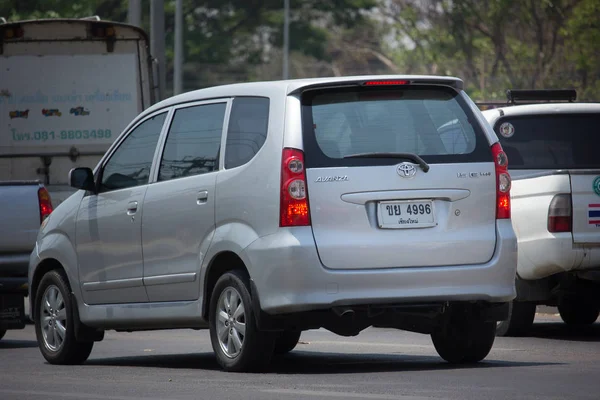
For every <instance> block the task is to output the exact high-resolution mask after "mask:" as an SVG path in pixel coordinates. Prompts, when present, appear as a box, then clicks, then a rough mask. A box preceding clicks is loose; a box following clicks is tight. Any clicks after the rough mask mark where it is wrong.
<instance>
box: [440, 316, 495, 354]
mask: <svg viewBox="0 0 600 400" xmlns="http://www.w3.org/2000/svg"><path fill="white" fill-rule="evenodd" d="M495 337H496V323H495V322H483V321H477V320H468V319H458V318H453V319H452V320H451V321H450V322H449V323H448V324H446V325H441V326H438V327H436V328H435V329H434V331H433V332H432V333H431V340H432V341H433V345H434V347H435V350H436V351H437V352H438V354H439V355H440V357H442V358H443V359H444V360H446V361H447V362H449V363H451V364H471V363H477V362H479V361H481V360H483V359H484V358H485V357H487V355H488V354H489V353H490V350H491V349H492V346H493V345H494V339H495Z"/></svg>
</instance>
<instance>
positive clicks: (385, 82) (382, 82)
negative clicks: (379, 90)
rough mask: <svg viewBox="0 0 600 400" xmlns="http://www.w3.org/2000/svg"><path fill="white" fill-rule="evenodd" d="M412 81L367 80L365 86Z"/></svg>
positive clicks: (402, 83) (400, 83)
mask: <svg viewBox="0 0 600 400" xmlns="http://www.w3.org/2000/svg"><path fill="white" fill-rule="evenodd" d="M409 83H410V81H404V80H383V81H366V82H365V83H364V85H365V86H388V85H408V84H409Z"/></svg>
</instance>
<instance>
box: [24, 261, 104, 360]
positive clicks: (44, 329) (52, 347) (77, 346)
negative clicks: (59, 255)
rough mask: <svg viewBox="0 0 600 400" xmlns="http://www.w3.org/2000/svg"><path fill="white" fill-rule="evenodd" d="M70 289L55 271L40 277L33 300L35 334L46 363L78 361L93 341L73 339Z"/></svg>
mask: <svg viewBox="0 0 600 400" xmlns="http://www.w3.org/2000/svg"><path fill="white" fill-rule="evenodd" d="M70 293H71V289H70V288H69V284H68V283H67V280H66V279H65V278H64V277H63V275H62V274H60V273H59V272H58V271H50V272H47V273H46V275H44V277H43V278H42V280H41V282H40V286H39V288H38V291H37V294H36V299H35V307H36V312H35V333H36V336H37V341H38V345H39V347H40V351H41V352H42V355H43V356H44V358H45V359H46V360H47V361H48V362H49V363H50V364H81V363H83V362H84V361H85V360H87V358H88V357H89V355H90V353H91V352H92V347H93V346H94V342H80V341H77V339H76V338H75V332H74V329H73V328H74V326H75V324H74V317H73V307H75V304H73V303H72V301H71V296H70Z"/></svg>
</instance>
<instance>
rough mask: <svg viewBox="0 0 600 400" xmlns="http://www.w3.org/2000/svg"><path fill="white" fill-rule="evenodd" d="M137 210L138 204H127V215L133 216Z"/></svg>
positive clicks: (133, 202)
mask: <svg viewBox="0 0 600 400" xmlns="http://www.w3.org/2000/svg"><path fill="white" fill-rule="evenodd" d="M137 208H138V202H137V201H131V202H129V204H127V215H133V214H135V213H136V212H137Z"/></svg>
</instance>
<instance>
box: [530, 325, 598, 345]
mask: <svg viewBox="0 0 600 400" xmlns="http://www.w3.org/2000/svg"><path fill="white" fill-rule="evenodd" d="M528 336H530V337H535V338H540V339H554V340H566V341H577V342H600V323H598V322H596V323H595V324H593V325H582V326H572V325H567V324H565V323H563V322H535V323H534V324H533V326H532V327H531V330H530V332H529V335H528Z"/></svg>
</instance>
